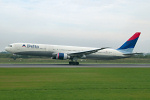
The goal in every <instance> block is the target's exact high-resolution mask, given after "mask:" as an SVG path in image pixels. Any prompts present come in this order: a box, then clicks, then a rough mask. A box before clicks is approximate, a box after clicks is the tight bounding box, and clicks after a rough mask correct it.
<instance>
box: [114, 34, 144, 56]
mask: <svg viewBox="0 0 150 100" xmlns="http://www.w3.org/2000/svg"><path fill="white" fill-rule="evenodd" d="M140 34H141V32H136V33H135V34H134V35H133V36H132V37H131V38H129V39H128V40H127V41H126V42H125V43H124V44H123V45H122V46H121V47H120V48H118V49H117V50H119V51H121V52H124V53H132V51H133V49H134V47H135V45H136V42H137V40H138V38H139V36H140Z"/></svg>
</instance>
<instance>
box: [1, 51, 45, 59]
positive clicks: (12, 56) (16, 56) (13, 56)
mask: <svg viewBox="0 0 150 100" xmlns="http://www.w3.org/2000/svg"><path fill="white" fill-rule="evenodd" d="M0 58H13V59H16V58H43V57H42V56H28V55H13V54H11V53H8V52H1V53H0Z"/></svg>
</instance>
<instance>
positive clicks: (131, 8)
mask: <svg viewBox="0 0 150 100" xmlns="http://www.w3.org/2000/svg"><path fill="white" fill-rule="evenodd" d="M135 32H141V36H140V38H139V40H138V42H137V44H136V47H135V49H134V52H143V53H147V52H150V0H0V51H4V48H5V47H6V46H7V45H8V44H11V43H16V42H17V43H18V42H27V43H40V44H54V45H71V46H84V47H98V48H102V47H111V48H114V49H117V48H119V47H120V46H121V45H122V44H123V43H124V42H125V41H126V40H128V39H129V38H130V37H131V36H132V35H133V34H134V33H135Z"/></svg>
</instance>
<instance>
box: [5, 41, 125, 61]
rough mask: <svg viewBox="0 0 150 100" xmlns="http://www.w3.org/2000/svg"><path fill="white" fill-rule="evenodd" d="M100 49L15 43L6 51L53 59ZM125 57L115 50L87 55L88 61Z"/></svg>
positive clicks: (104, 50)
mask: <svg viewBox="0 0 150 100" xmlns="http://www.w3.org/2000/svg"><path fill="white" fill-rule="evenodd" d="M93 49H98V48H90V47H77V46H63V45H47V44H32V43H14V44H10V45H9V46H8V47H6V48H5V50H6V51H8V52H11V53H13V54H20V55H33V56H49V57H52V56H53V54H57V53H65V54H68V53H75V52H82V51H88V50H93ZM124 57H127V56H125V55H124V54H123V53H122V52H120V51H118V50H115V49H103V50H100V51H98V52H96V53H92V54H89V55H86V57H85V58H87V59H117V58H124Z"/></svg>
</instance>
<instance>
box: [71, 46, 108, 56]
mask: <svg viewBox="0 0 150 100" xmlns="http://www.w3.org/2000/svg"><path fill="white" fill-rule="evenodd" d="M106 48H108V47H105V48H99V49H94V50H88V51H81V52H74V53H68V55H70V56H71V57H82V56H84V55H89V54H92V53H96V52H98V51H99V50H103V49H106Z"/></svg>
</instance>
